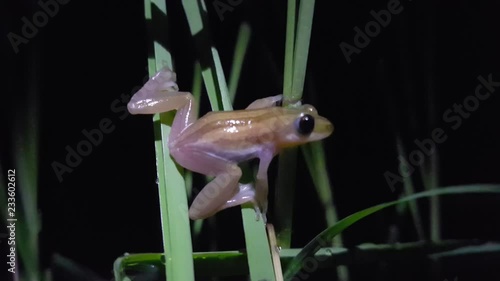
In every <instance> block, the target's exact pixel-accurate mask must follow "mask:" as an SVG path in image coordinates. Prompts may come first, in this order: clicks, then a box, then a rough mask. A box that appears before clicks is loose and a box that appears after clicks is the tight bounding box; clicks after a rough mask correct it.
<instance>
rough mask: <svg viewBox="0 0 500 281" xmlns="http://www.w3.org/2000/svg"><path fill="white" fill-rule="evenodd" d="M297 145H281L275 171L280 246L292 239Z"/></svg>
mask: <svg viewBox="0 0 500 281" xmlns="http://www.w3.org/2000/svg"><path fill="white" fill-rule="evenodd" d="M296 6H297V0H288V6H287V15H286V38H285V66H284V69H283V106H289V105H290V99H291V96H292V85H293V72H294V69H293V67H294V63H293V58H294V50H295V46H294V45H295V25H296V20H295V14H296ZM296 163H297V149H296V148H290V149H285V150H284V151H283V152H282V153H280V155H279V158H278V175H277V178H276V190H275V208H274V209H275V217H276V233H277V235H276V239H277V240H278V245H279V246H280V247H282V248H290V245H291V242H292V218H293V202H294V197H295V179H294V178H293V177H291V176H290V175H295V174H296V169H297V167H296Z"/></svg>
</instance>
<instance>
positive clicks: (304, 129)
mask: <svg viewBox="0 0 500 281" xmlns="http://www.w3.org/2000/svg"><path fill="white" fill-rule="evenodd" d="M295 129H296V130H297V132H298V133H299V134H301V135H303V136H307V135H309V134H310V133H311V132H312V131H313V130H314V117H312V116H311V115H309V114H304V115H302V116H300V117H299V118H297V119H296V120H295Z"/></svg>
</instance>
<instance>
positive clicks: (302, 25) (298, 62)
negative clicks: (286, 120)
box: [288, 0, 315, 102]
mask: <svg viewBox="0 0 500 281" xmlns="http://www.w3.org/2000/svg"><path fill="white" fill-rule="evenodd" d="M314 4H315V0H307V1H300V9H299V21H298V25H297V37H296V38H295V46H294V57H293V81H292V82H293V83H292V92H291V95H290V96H289V97H288V99H289V100H290V101H291V102H297V101H299V100H300V99H301V98H302V92H303V90H304V81H305V79H306V69H307V58H308V56H309V42H310V41H311V29H312V22H313V17H314Z"/></svg>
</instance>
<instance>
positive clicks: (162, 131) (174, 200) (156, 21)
mask: <svg viewBox="0 0 500 281" xmlns="http://www.w3.org/2000/svg"><path fill="white" fill-rule="evenodd" d="M144 4H145V14H146V20H151V21H152V25H151V26H152V28H153V30H154V31H153V32H152V33H153V34H162V36H165V35H166V34H167V32H165V29H166V26H160V23H162V22H164V21H163V20H164V19H161V18H152V13H151V9H152V5H155V6H156V9H158V10H159V11H161V13H162V15H161V16H163V17H167V8H166V5H165V1H161V0H157V1H151V2H150V1H148V0H145V2H144ZM153 39H154V40H157V39H158V38H153ZM153 50H154V54H152V55H153V56H154V60H148V66H149V74H150V75H151V76H152V75H153V74H155V73H156V71H158V70H159V69H161V68H162V67H164V66H165V64H166V65H167V66H169V67H170V68H171V69H172V70H173V63H172V56H171V54H170V52H169V51H168V50H167V49H166V46H162V45H161V44H160V43H159V42H158V41H154V42H153ZM173 118H174V112H166V113H161V114H155V115H154V116H153V123H154V132H155V150H156V166H157V176H158V191H159V200H160V212H161V224H162V230H163V248H164V253H165V260H166V276H167V279H168V280H174V281H175V280H182V281H185V280H186V281H189V280H194V266H193V256H192V254H193V248H192V244H191V239H186V237H191V230H190V222H189V218H188V205H187V196H186V189H185V188H184V187H185V186H186V183H185V181H184V178H183V173H182V169H181V168H180V167H177V165H176V163H175V162H174V160H173V159H172V157H171V156H170V152H169V149H168V145H167V140H168V136H169V134H170V129H171V125H172V122H173ZM181 187H182V188H181Z"/></svg>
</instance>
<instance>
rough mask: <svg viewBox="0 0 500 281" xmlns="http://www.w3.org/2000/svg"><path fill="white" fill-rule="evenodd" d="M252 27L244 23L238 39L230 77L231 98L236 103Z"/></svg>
mask: <svg viewBox="0 0 500 281" xmlns="http://www.w3.org/2000/svg"><path fill="white" fill-rule="evenodd" d="M250 35H251V30H250V25H248V24H247V23H242V24H241V25H240V30H239V32H238V38H237V39H236V46H235V48H234V56H233V65H232V67H231V76H230V77H229V98H230V100H231V102H233V103H234V97H235V96H236V90H237V89H238V82H239V80H240V74H241V68H242V67H243V62H244V60H245V55H246V52H247V48H248V44H249V43H250Z"/></svg>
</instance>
